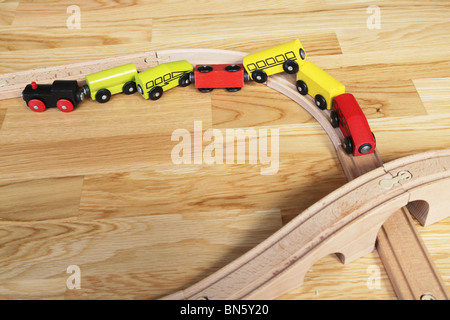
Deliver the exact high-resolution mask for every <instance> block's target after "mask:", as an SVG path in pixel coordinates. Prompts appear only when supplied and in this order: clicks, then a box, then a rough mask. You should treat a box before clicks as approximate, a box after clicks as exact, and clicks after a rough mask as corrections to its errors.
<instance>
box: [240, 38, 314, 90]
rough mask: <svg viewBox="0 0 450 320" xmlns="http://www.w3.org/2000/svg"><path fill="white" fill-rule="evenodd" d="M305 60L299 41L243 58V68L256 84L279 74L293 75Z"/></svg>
mask: <svg viewBox="0 0 450 320" xmlns="http://www.w3.org/2000/svg"><path fill="white" fill-rule="evenodd" d="M305 59H306V52H305V50H304V49H303V46H302V44H301V43H300V40H299V39H296V40H294V41H289V42H286V43H283V44H280V45H278V46H275V47H272V48H269V49H265V50H262V51H259V52H255V53H251V54H249V55H247V56H245V57H244V61H243V64H244V68H245V70H246V71H247V73H248V74H249V75H250V78H251V79H252V80H254V81H256V82H258V83H263V82H266V81H267V78H268V76H270V75H272V74H276V73H280V72H283V71H284V72H286V73H289V74H294V73H297V72H298V69H299V67H300V66H301V65H302V64H303V63H304V60H305Z"/></svg>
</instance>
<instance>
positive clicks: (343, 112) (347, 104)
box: [330, 93, 376, 156]
mask: <svg viewBox="0 0 450 320" xmlns="http://www.w3.org/2000/svg"><path fill="white" fill-rule="evenodd" d="M330 117H331V124H332V126H333V127H334V128H337V127H339V128H340V130H341V131H342V134H343V135H344V143H343V147H344V150H345V151H346V152H347V153H348V154H353V155H354V156H361V155H364V154H369V153H373V152H374V151H375V144H376V142H375V136H374V134H373V133H372V131H371V130H370V126H369V123H368V122H367V118H366V116H365V115H364V113H363V111H362V110H361V107H360V106H359V104H358V102H357V101H356V99H355V97H354V96H353V95H352V94H350V93H344V94H341V95H338V96H336V97H335V98H334V99H333V107H332V111H331V113H330Z"/></svg>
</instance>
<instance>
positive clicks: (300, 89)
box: [297, 80, 308, 96]
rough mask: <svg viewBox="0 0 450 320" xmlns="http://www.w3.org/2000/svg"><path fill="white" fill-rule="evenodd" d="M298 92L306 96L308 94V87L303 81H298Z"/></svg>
mask: <svg viewBox="0 0 450 320" xmlns="http://www.w3.org/2000/svg"><path fill="white" fill-rule="evenodd" d="M297 91H298V92H300V94H302V95H304V96H305V95H307V94H308V86H307V85H306V83H305V82H304V81H303V80H298V81H297Z"/></svg>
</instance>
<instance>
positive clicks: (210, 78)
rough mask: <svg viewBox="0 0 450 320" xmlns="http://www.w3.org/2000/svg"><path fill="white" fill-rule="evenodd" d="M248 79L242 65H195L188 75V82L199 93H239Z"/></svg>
mask: <svg viewBox="0 0 450 320" xmlns="http://www.w3.org/2000/svg"><path fill="white" fill-rule="evenodd" d="M248 79H249V77H248V74H247V72H246V71H245V69H244V66H243V65H242V64H211V65H197V66H195V69H194V72H192V73H191V74H190V80H191V82H193V83H194V85H195V87H196V88H197V89H198V90H199V91H201V92H211V91H212V90H213V89H227V90H228V91H231V92H234V91H239V90H240V89H241V88H242V87H243V86H244V82H245V81H247V80H248Z"/></svg>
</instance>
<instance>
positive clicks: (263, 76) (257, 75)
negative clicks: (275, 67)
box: [252, 70, 267, 83]
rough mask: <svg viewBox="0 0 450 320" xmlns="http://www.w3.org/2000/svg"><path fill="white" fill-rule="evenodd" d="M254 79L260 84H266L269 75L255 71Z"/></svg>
mask: <svg viewBox="0 0 450 320" xmlns="http://www.w3.org/2000/svg"><path fill="white" fill-rule="evenodd" d="M252 79H253V80H255V81H256V82H258V83H264V82H266V81H267V73H265V72H264V71H262V70H255V71H253V72H252Z"/></svg>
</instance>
